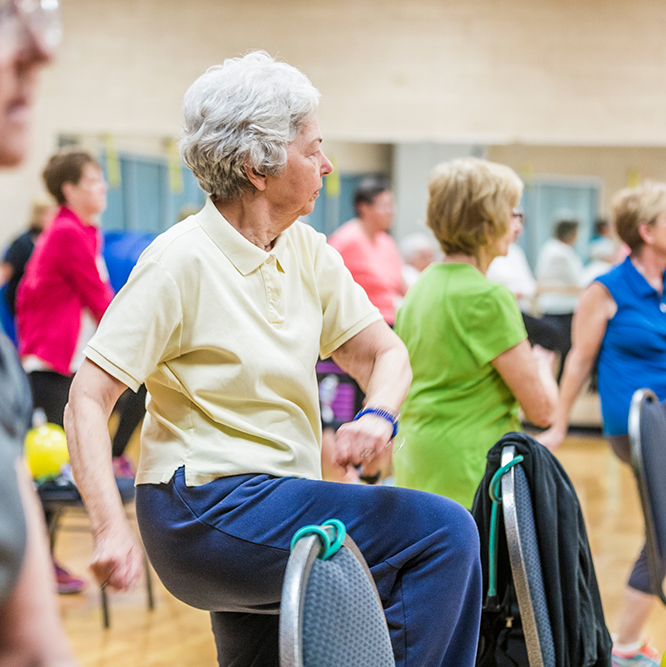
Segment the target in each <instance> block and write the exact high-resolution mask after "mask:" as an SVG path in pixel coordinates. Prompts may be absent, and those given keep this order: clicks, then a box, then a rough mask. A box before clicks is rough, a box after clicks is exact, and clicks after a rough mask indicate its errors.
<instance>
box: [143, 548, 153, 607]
mask: <svg viewBox="0 0 666 667" xmlns="http://www.w3.org/2000/svg"><path fill="white" fill-rule="evenodd" d="M143 564H144V569H145V571H146V595H147V596H148V609H155V599H154V597H153V577H152V575H151V574H150V563H149V562H148V556H146V554H145V552H144V554H143Z"/></svg>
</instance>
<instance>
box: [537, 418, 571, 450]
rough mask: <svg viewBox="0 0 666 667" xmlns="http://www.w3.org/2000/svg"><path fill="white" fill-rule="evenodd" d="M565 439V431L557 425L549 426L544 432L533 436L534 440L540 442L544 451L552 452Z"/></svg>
mask: <svg viewBox="0 0 666 667" xmlns="http://www.w3.org/2000/svg"><path fill="white" fill-rule="evenodd" d="M566 437H567V429H566V428H562V427H561V426H558V425H557V424H556V425H554V426H551V427H550V428H549V429H547V430H546V431H543V432H542V433H538V434H537V435H535V436H534V438H535V440H537V441H538V442H540V443H541V444H542V445H543V446H544V447H546V449H548V450H550V451H551V452H554V451H555V450H556V449H557V448H558V447H559V446H560V445H561V444H562V443H563V442H564V439H565V438H566Z"/></svg>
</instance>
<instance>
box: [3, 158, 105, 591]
mask: <svg viewBox="0 0 666 667" xmlns="http://www.w3.org/2000/svg"><path fill="white" fill-rule="evenodd" d="M43 177H44V183H45V185H46V188H47V190H48V191H49V193H50V194H51V196H52V197H53V198H54V199H55V201H56V202H57V204H58V206H59V208H58V212H57V213H56V215H55V218H54V219H53V222H52V223H51V225H50V226H49V228H48V229H47V230H46V231H45V232H44V233H43V234H42V235H41V236H40V238H39V241H38V243H37V245H36V247H35V250H34V252H33V253H32V257H31V258H30V260H29V261H28V264H27V266H26V270H25V275H24V276H23V279H22V280H21V283H20V285H19V287H18V294H17V299H16V315H17V319H16V322H17V334H18V341H19V355H20V357H21V364H22V366H23V369H24V370H25V372H26V373H27V374H28V380H29V381H30V389H31V391H32V400H33V403H34V407H35V408H41V409H42V410H43V411H44V414H45V415H46V421H47V422H49V423H51V424H57V425H58V426H62V425H63V415H64V412H65V405H66V403H67V396H68V393H69V387H70V385H71V383H72V377H73V374H74V372H75V371H76V370H77V368H78V367H79V365H80V364H81V361H82V360H83V355H82V350H83V348H84V347H85V344H86V343H87V342H88V340H90V337H91V336H92V334H93V333H94V331H95V328H96V325H97V323H98V322H99V320H100V319H101V318H102V315H103V314H104V311H105V310H106V308H107V307H108V305H109V303H111V299H112V297H113V291H112V290H111V287H110V285H109V283H108V273H107V272H106V265H105V264H104V260H103V259H102V255H101V241H102V239H101V234H100V230H99V221H98V217H99V215H100V214H101V213H102V212H103V211H104V209H105V208H106V183H105V182H104V177H103V175H102V170H101V169H100V167H99V165H98V164H97V162H96V161H95V159H94V158H93V157H92V156H91V155H89V154H88V153H86V152H84V151H77V150H75V151H63V152H60V153H56V154H55V155H53V156H52V157H51V158H50V159H49V161H48V163H47V165H46V168H45V169H44V174H43ZM46 519H47V523H48V522H49V521H50V520H51V516H50V515H49V514H48V513H47V515H46ZM53 563H54V567H55V571H56V579H57V582H58V591H59V592H60V593H63V594H68V593H78V592H80V591H82V590H83V588H84V587H85V581H84V580H83V579H81V578H80V577H77V576H74V575H72V574H71V573H70V572H69V571H68V570H67V569H66V568H64V567H63V566H62V565H61V564H59V563H58V562H57V561H55V560H54V561H53Z"/></svg>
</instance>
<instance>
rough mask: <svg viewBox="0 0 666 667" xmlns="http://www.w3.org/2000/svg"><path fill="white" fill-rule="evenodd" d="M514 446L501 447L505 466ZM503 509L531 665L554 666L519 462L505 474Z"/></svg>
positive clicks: (528, 503) (535, 544)
mask: <svg viewBox="0 0 666 667" xmlns="http://www.w3.org/2000/svg"><path fill="white" fill-rule="evenodd" d="M514 455H515V448H514V447H513V445H507V446H506V447H504V448H503V449H502V461H501V463H502V467H504V466H505V465H508V464H509V463H510V462H511V461H513V459H514ZM501 489H502V497H501V501H502V510H503V518H504V527H505V532H506V541H507V547H508V551H509V562H510V563H511V574H512V575H513V583H514V587H515V590H516V598H517V599H518V607H519V609H520V618H521V620H522V626H523V633H524V634H525V643H526V645H527V656H528V658H529V662H530V667H554V665H555V645H554V642H553V635H552V631H551V625H550V618H549V615H548V607H547V604H546V592H545V588H544V583H543V575H542V571H541V559H540V557H539V546H538V542H537V534H536V527H535V523H534V512H533V509H532V498H531V494H530V489H529V486H528V483H527V479H526V477H525V473H524V472H523V469H522V468H521V466H520V464H518V465H514V466H512V467H511V468H509V469H508V471H507V472H506V473H505V474H504V475H503V476H502V480H501Z"/></svg>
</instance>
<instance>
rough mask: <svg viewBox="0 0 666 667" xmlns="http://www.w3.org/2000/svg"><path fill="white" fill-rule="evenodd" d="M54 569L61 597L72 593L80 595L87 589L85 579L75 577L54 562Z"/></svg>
mask: <svg viewBox="0 0 666 667" xmlns="http://www.w3.org/2000/svg"><path fill="white" fill-rule="evenodd" d="M53 568H54V569H55V576H56V582H57V584H58V593H60V595H69V594H71V593H80V592H81V591H82V590H83V589H84V588H85V587H86V582H85V580H84V579H77V578H76V577H73V576H72V575H71V574H70V573H69V572H67V570H65V568H63V567H60V565H58V563H56V562H55V560H54V561H53Z"/></svg>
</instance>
